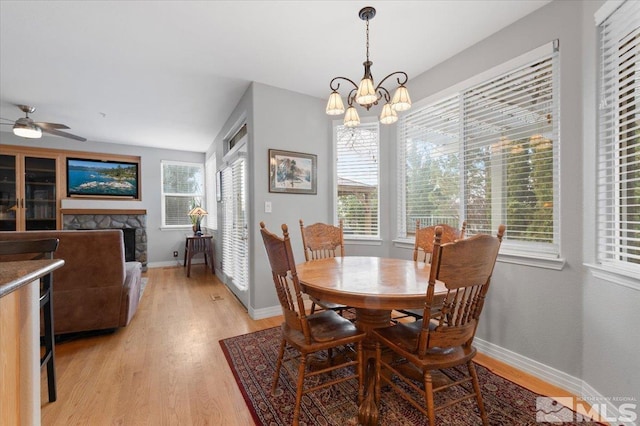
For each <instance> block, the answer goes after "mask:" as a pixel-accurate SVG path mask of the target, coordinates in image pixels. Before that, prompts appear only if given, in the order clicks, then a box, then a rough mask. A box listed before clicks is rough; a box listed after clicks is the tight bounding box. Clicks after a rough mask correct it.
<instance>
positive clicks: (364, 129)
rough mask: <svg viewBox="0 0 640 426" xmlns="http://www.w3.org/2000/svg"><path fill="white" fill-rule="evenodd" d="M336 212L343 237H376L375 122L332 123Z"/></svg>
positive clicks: (377, 128) (376, 167) (376, 134)
mask: <svg viewBox="0 0 640 426" xmlns="http://www.w3.org/2000/svg"><path fill="white" fill-rule="evenodd" d="M334 143H335V152H336V175H335V182H336V204H335V205H336V214H337V217H338V219H342V221H343V226H344V236H345V238H350V239H377V238H380V215H379V211H380V209H379V197H378V187H379V185H378V182H379V175H380V172H379V168H380V163H379V127H378V123H377V122H372V123H361V124H360V125H359V126H358V127H346V126H344V125H341V124H337V123H336V125H335V133H334Z"/></svg>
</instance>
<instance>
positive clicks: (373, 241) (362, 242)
mask: <svg viewBox="0 0 640 426" xmlns="http://www.w3.org/2000/svg"><path fill="white" fill-rule="evenodd" d="M344 244H345V245H348V246H381V245H382V240H381V239H379V238H370V239H369V238H367V239H365V238H362V239H360V238H357V239H356V238H351V239H349V238H345V239H344Z"/></svg>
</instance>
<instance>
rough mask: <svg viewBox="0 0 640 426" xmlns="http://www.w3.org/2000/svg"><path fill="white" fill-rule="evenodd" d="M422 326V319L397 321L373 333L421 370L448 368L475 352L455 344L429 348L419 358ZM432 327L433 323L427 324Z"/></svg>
mask: <svg viewBox="0 0 640 426" xmlns="http://www.w3.org/2000/svg"><path fill="white" fill-rule="evenodd" d="M421 328H422V320H419V321H415V322H410V323H399V324H397V325H394V326H391V327H383V328H376V329H375V330H373V335H374V336H375V338H376V339H378V341H380V342H381V343H382V344H384V345H385V346H387V347H390V348H392V349H393V350H394V352H396V353H397V354H398V355H400V356H401V357H403V358H406V359H407V360H408V361H410V362H411V363H413V364H414V365H415V366H416V367H418V368H420V369H422V370H439V369H442V368H449V367H453V366H455V365H459V364H461V363H465V362H467V361H469V360H471V359H472V358H473V357H474V356H475V354H476V349H475V347H473V346H471V345H469V346H455V347H448V348H431V349H429V350H428V351H427V353H426V357H424V358H420V356H419V355H418V353H417V345H418V337H419V335H420V330H421ZM429 328H430V329H434V328H435V326H434V325H433V324H429Z"/></svg>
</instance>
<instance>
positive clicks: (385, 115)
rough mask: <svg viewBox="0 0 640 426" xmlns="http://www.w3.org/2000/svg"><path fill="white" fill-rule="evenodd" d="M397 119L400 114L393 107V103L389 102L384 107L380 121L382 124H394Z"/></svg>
mask: <svg viewBox="0 0 640 426" xmlns="http://www.w3.org/2000/svg"><path fill="white" fill-rule="evenodd" d="M396 121H398V114H397V113H396V111H395V110H394V109H393V108H392V107H391V104H390V103H388V102H387V103H386V104H384V106H383V107H382V113H381V114H380V122H381V123H382V124H393V123H395V122H396Z"/></svg>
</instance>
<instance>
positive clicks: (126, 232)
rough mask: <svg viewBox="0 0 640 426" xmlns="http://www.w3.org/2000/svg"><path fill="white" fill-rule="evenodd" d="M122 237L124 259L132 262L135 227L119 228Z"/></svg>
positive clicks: (134, 246)
mask: <svg viewBox="0 0 640 426" xmlns="http://www.w3.org/2000/svg"><path fill="white" fill-rule="evenodd" d="M120 229H121V230H122V234H123V238H124V260H125V261H126V262H133V261H135V260H136V229H135V228H120Z"/></svg>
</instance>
